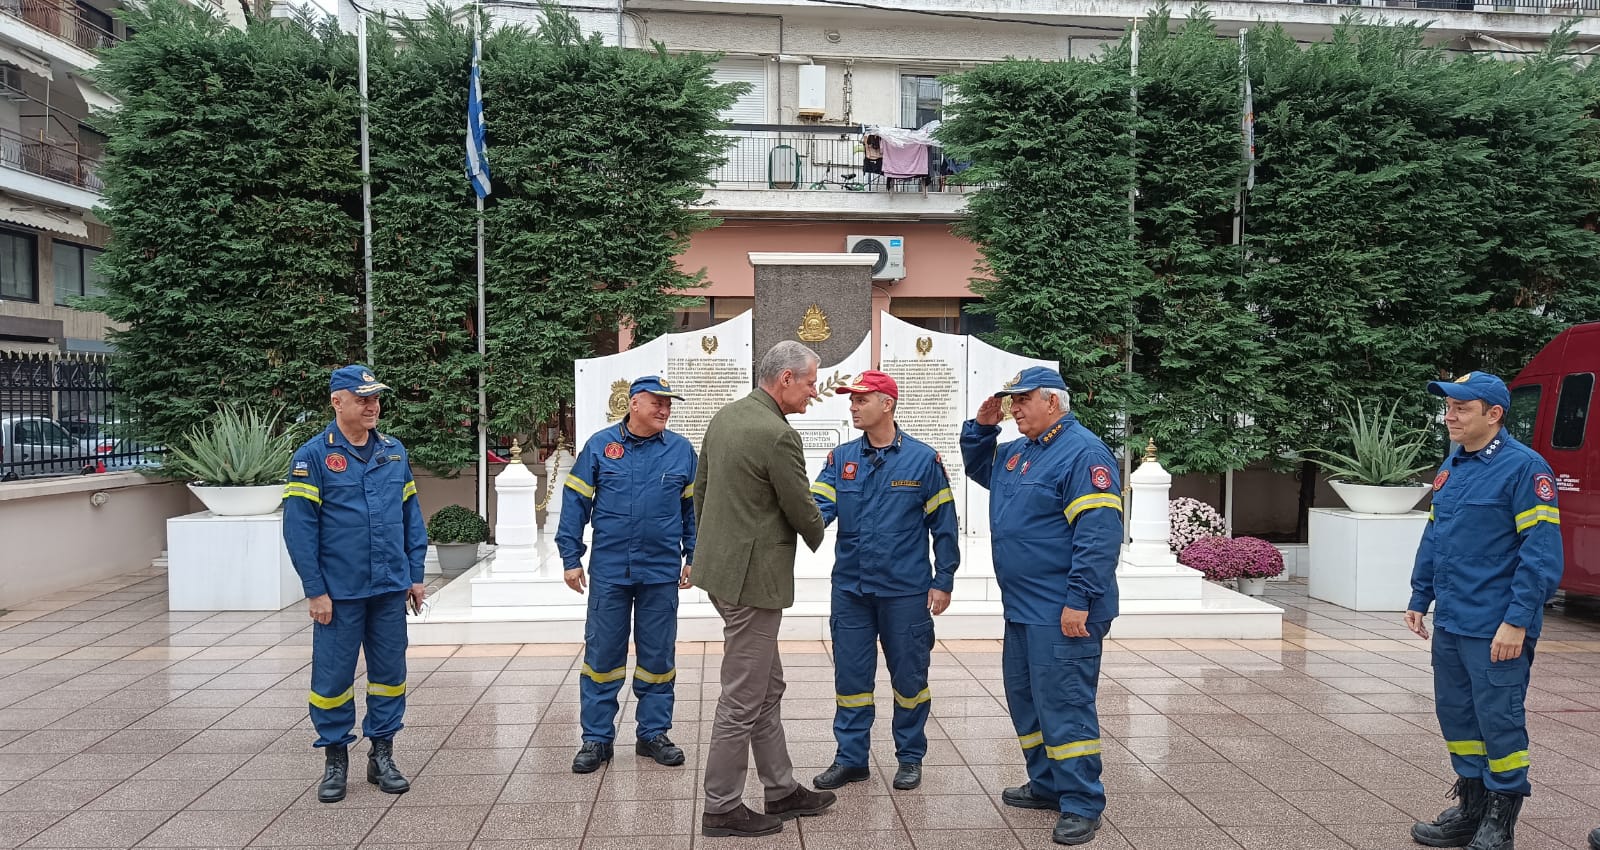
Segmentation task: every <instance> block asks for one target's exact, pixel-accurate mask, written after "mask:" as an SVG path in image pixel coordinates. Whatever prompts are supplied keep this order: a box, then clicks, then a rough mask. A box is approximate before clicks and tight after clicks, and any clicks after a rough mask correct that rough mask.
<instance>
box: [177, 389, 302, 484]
mask: <svg viewBox="0 0 1600 850" xmlns="http://www.w3.org/2000/svg"><path fill="white" fill-rule="evenodd" d="M282 413H283V411H282V409H281V408H280V409H279V410H277V411H275V412H274V413H273V414H272V415H271V416H265V415H262V414H261V413H259V412H257V411H256V410H255V409H254V408H252V407H250V406H249V405H238V406H235V405H231V404H222V405H218V406H217V412H216V413H214V414H212V416H211V418H210V419H208V420H207V421H206V422H205V423H203V424H201V425H197V426H195V427H193V428H190V429H189V430H188V431H187V432H186V433H185V434H184V435H183V441H182V443H181V445H174V446H169V447H168V449H167V459H166V463H165V464H163V465H162V468H161V474H162V475H163V476H165V477H169V478H177V479H180V480H183V481H193V482H197V483H199V484H204V485H206V486H212V487H253V486H258V485H262V484H276V483H278V482H281V481H283V479H284V476H285V474H286V473H287V472H288V470H289V461H290V459H291V458H293V457H294V450H295V447H296V446H297V445H299V444H298V442H296V441H295V439H294V436H293V435H291V434H288V433H285V432H284V430H283V429H282V428H280V427H279V418H280V416H281V415H282Z"/></svg>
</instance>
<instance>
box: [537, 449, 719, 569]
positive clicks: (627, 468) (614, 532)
mask: <svg viewBox="0 0 1600 850" xmlns="http://www.w3.org/2000/svg"><path fill="white" fill-rule="evenodd" d="M694 464H695V457H694V447H693V446H691V445H689V441H688V440H686V439H684V438H683V437H682V436H681V435H679V434H674V433H673V432H671V431H662V432H661V433H659V434H657V435H655V436H654V437H646V438H644V439H640V438H638V437H635V436H634V435H633V433H632V432H631V431H629V430H628V421H627V420H626V419H624V420H623V421H621V422H619V423H617V424H616V425H615V426H610V427H607V428H602V429H601V430H599V431H596V432H595V434H594V436H592V437H590V438H589V442H587V443H585V444H584V446H583V451H581V452H579V453H578V460H577V462H576V463H574V464H573V466H572V472H571V474H569V475H568V476H567V483H566V488H565V489H564V491H563V492H562V496H561V498H562V502H561V526H560V527H559V528H558V529H556V551H558V552H560V553H561V563H562V564H563V565H564V566H565V567H566V568H567V569H569V570H576V569H579V568H581V567H582V566H583V562H582V561H581V560H580V559H581V558H582V557H583V553H584V551H585V547H584V544H583V527H584V525H586V524H588V522H589V521H590V518H591V516H592V517H593V519H594V535H593V541H594V554H593V555H592V556H591V557H590V558H589V579H590V580H591V581H603V582H607V583H609V584H656V583H659V582H666V581H670V582H676V581H677V580H678V575H679V574H680V573H681V572H682V570H683V564H684V562H685V560H687V561H688V562H689V563H693V562H694Z"/></svg>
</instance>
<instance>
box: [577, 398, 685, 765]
mask: <svg viewBox="0 0 1600 850" xmlns="http://www.w3.org/2000/svg"><path fill="white" fill-rule="evenodd" d="M628 393H629V398H628V413H627V415H626V416H624V417H623V420H622V422H621V423H619V424H617V425H614V426H610V427H607V428H604V429H602V430H600V431H598V432H596V433H595V434H594V436H592V437H590V438H589V442H587V443H585V444H584V447H583V451H581V452H579V453H578V459H577V461H576V462H574V464H573V467H572V472H571V474H569V475H568V476H567V481H566V489H565V492H564V494H563V496H562V498H563V502H562V506H561V526H560V528H559V529H557V531H556V549H557V551H559V552H560V554H561V562H562V564H563V565H564V566H565V567H566V574H565V579H566V582H567V586H569V587H571V588H572V589H573V590H575V591H577V592H579V593H583V592H584V589H585V587H587V588H588V591H589V614H588V622H587V623H586V624H585V627H584V631H583V640H584V655H583V672H582V674H581V675H580V677H579V679H578V693H579V696H580V698H581V702H582V705H581V708H580V712H579V714H580V719H581V721H582V726H583V745H582V746H581V747H580V748H579V750H578V754H577V756H576V757H574V758H573V760H572V772H573V773H592V772H594V771H595V770H597V769H599V767H600V765H601V764H603V763H605V762H608V761H610V760H611V757H612V754H613V748H612V741H613V740H614V739H615V738H616V731H617V730H616V718H617V694H618V693H619V692H620V691H621V690H622V681H623V680H624V679H626V678H627V676H628V665H627V661H628V632H629V628H628V627H629V617H630V615H631V617H632V621H633V639H634V643H635V645H636V647H637V661H636V663H635V665H634V668H633V693H634V696H635V697H636V698H637V699H638V701H639V706H638V711H637V720H638V743H637V744H636V745H635V747H634V751H635V752H636V753H637V754H639V755H642V756H649V757H650V758H652V759H654V760H655V761H656V762H657V763H659V764H664V765H669V766H674V765H680V764H683V750H682V749H681V748H679V747H678V746H677V745H675V744H673V743H672V739H671V738H669V737H667V732H668V730H670V729H671V728H672V699H673V680H674V679H675V678H676V677H677V665H676V661H675V658H676V654H677V653H676V650H677V640H678V590H679V589H680V588H686V587H688V586H689V569H690V565H691V564H693V563H694V471H695V468H694V464H695V455H694V447H693V446H691V445H690V444H689V441H688V440H686V439H684V438H683V437H682V436H680V435H678V434H674V433H673V432H671V431H668V430H667V420H668V418H669V417H671V415H672V400H673V399H681V398H683V396H681V395H679V394H678V393H676V392H673V391H672V388H671V386H670V385H669V384H668V383H667V382H666V381H665V380H662V379H661V378H658V377H656V376H655V375H648V376H645V377H643V378H640V379H638V380H637V381H634V382H633V385H632V386H631V387H630V388H629V390H628ZM591 517H592V518H593V524H594V534H593V542H594V551H593V554H591V555H590V557H589V575H588V580H587V581H585V579H584V572H583V561H582V558H583V555H584V551H585V547H584V543H583V528H584V526H585V525H587V524H589V522H590V519H591Z"/></svg>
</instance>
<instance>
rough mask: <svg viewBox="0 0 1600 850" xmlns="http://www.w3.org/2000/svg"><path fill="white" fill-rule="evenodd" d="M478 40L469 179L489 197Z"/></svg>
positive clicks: (469, 111) (470, 105) (475, 45)
mask: <svg viewBox="0 0 1600 850" xmlns="http://www.w3.org/2000/svg"><path fill="white" fill-rule="evenodd" d="M479 50H480V47H479V45H478V43H477V42H476V41H474V42H473V45H472V91H471V93H470V94H469V95H468V96H467V179H468V180H470V181H471V182H472V191H474V192H477V193H478V197H480V198H487V197H489V146H488V145H487V144H486V143H485V141H484V130H483V81H482V78H481V77H480V76H479V72H478V53H479Z"/></svg>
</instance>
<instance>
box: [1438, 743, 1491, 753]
mask: <svg viewBox="0 0 1600 850" xmlns="http://www.w3.org/2000/svg"><path fill="white" fill-rule="evenodd" d="M1444 746H1445V749H1447V750H1449V751H1450V755H1453V756H1486V755H1488V754H1489V750H1488V749H1487V748H1486V747H1484V746H1483V742H1482V741H1446V742H1445V743H1444Z"/></svg>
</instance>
